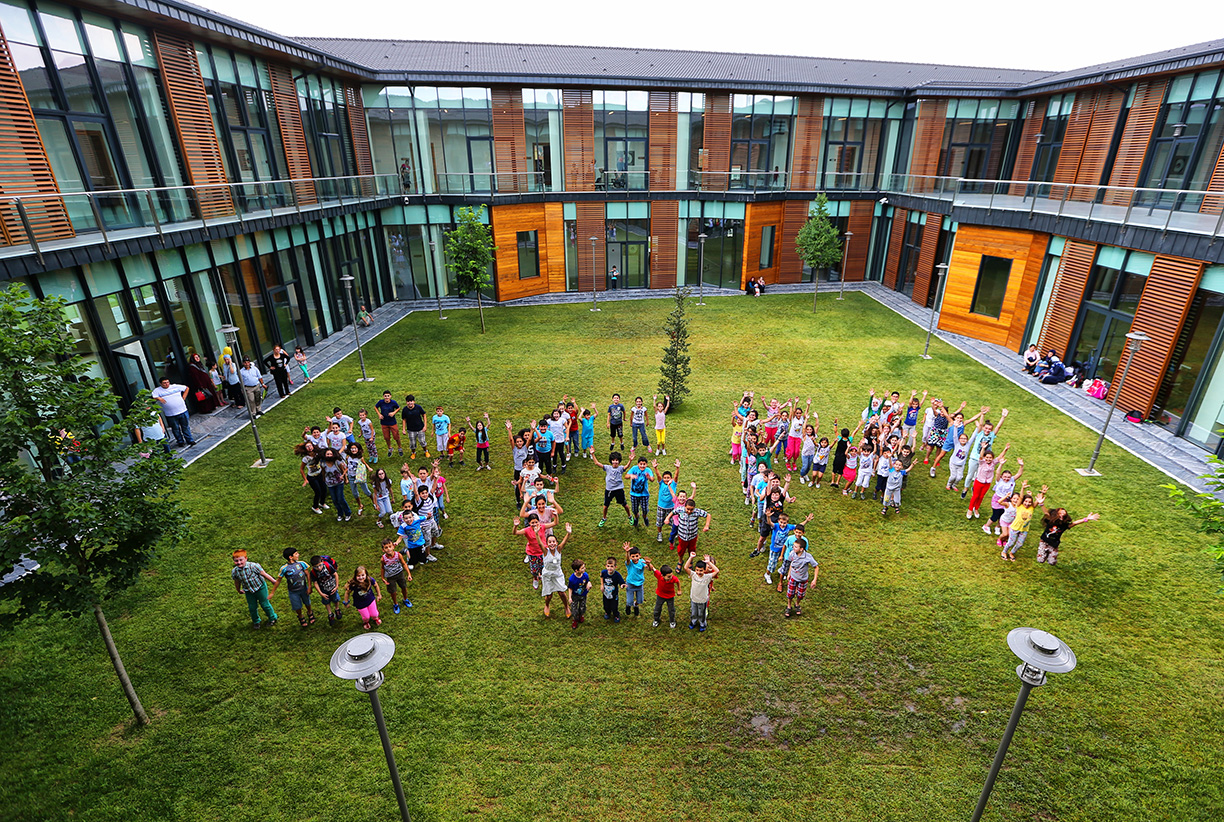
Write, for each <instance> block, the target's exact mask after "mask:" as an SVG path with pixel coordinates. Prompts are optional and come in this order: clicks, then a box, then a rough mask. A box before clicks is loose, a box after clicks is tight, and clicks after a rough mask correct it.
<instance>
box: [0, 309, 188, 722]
mask: <svg viewBox="0 0 1224 822" xmlns="http://www.w3.org/2000/svg"><path fill="white" fill-rule="evenodd" d="M67 328H68V323H67V321H66V319H65V317H64V313H63V303H62V301H60V300H58V299H49V300H36V299H33V298H31V297H29V296H28V295H26V294H25V292H24V291H23V290H22V289H20V288H18V287H13V288H10V289H8V290H7V291H2V292H0V396H2V397H3V400H4V401H3V413H2V414H0V489H3V490H0V505H2V510H0V574H3V573H7V572H8V570H9V569H11V568H13V567H14V566H16V565H17V564H18V563H20V562H22V561H23V560H26V561H29V560H32V561H33V562H36V563H37V564H38V567H37V568H36V569H35V570H32V571H31V572H30V573H27V574H26V575H25V576H22V577H20V578H18V579H16V580H14V581H11V582H9V583H8V584H6V585H3V586H0V599H4V600H8V601H10V602H12V603H13V604H14V607H13V608H12V609H11V610H10V611H9V613H8V615H7V616H8V618H10V619H12V618H16V619H27V618H31V617H35V616H37V615H39V614H49V613H63V614H69V615H77V614H81V613H84V612H86V611H93V614H94V617H95V619H96V620H97V621H98V625H99V629H100V631H101V632H102V635H103V639H104V640H106V642H107V645H108V651H109V652H110V653H111V661H112V663H113V664H114V665H115V668H116V672H117V673H118V674H119V677H120V680H121V681H125V680H126V674H125V673H124V671H123V670H122V661H121V660H120V659H119V657H118V652H117V651H116V650H114V648H113V644H112V643H111V641H110V635H109V629H108V628H107V626H106V622H105V616H104V615H103V613H102V604H103V603H104V602H105V601H106V599H107V598H108V597H109V596H111V595H113V594H115V593H116V592H118V591H122V590H123V589H125V588H127V587H128V586H130V585H131V584H132V583H133V582H135V581H136V579H137V577H138V576H139V574H140V572H141V571H142V570H143V569H144V568H146V567H147V566H148V565H149V563H150V562H151V561H152V559H153V557H154V554H155V552H156V551H157V549H158V548H159V547H161V546H164V545H167V544H171V543H173V542H175V541H176V540H178V539H179V538H180V537H181V535H182V533H183V530H184V528H185V524H186V515H185V514H184V513H183V511H182V510H181V509H180V508H179V506H178V504H177V503H176V502H175V501H174V500H173V499H172V498H171V493H172V492H173V491H174V489H175V488H176V487H177V486H178V482H179V472H180V470H181V467H182V463H181V461H179V460H178V459H177V458H176V457H174V456H171V455H168V454H164V453H162V452H161V451H160V450H159V449H152V453H151V454H150V455H149V456H148V457H145V456H142V455H141V448H140V446H138V445H135V444H132V443H131V439H130V433H131V429H132V427H133V426H137V425H149V424H151V423H152V422H153V420H155V419H156V418H157V413H158V412H157V408H156V406H157V403H156V401H154V400H153V398H152V397H151V396H150V395H149V393H148V392H147V391H146V392H142V393H141V395H140V397H139V399H138V401H137V402H136V403H135V404H134V406H133V408H132V409H131V410H130V411H129V413H128V415H127V418H126V420H125V421H124V422H123V423H122V424H117V423H118V421H119V420H120V418H121V417H120V414H119V401H118V398H117V397H116V396H115V395H114V394H113V393H112V392H111V390H110V386H109V385H106V384H105V383H103V382H100V381H96V380H92V379H90V378H89V377H87V376H86V368H85V365H84V363H83V361H82V360H81V358H80V357H79V356H77V354H76V348H75V343H74V341H73V339H72V338H71V336H70V335H69V334H68V331H67ZM61 431H64V432H66V433H65V435H63V436H60V432H61ZM146 447H147V446H146ZM124 684H125V692H127V691H128V688H129V687H130V685H129V684H128V683H126V682H125V683H124ZM127 695H128V698H129V701H131V702H132V707H133V710H134V711H135V712H136V715H137V719H138V721H143V718H144V716H143V709H141V708H139V702H138V700H135V693H134V692H131V693H128V694H127Z"/></svg>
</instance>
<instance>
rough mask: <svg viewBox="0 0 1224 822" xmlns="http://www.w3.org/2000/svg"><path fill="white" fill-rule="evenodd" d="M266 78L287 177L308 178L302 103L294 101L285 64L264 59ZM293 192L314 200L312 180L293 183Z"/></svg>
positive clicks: (290, 75) (304, 201)
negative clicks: (282, 149)
mask: <svg viewBox="0 0 1224 822" xmlns="http://www.w3.org/2000/svg"><path fill="white" fill-rule="evenodd" d="M268 79H269V80H270V84H269V85H270V88H271V89H272V105H273V106H275V108H276V122H277V124H278V125H279V127H280V128H279V131H280V136H281V145H282V146H283V147H284V149H285V162H286V163H287V164H288V166H289V167H288V169H286V173H287V174H288V176H289V179H291V180H309V179H311V178H312V177H314V174H313V172H311V170H310V152H309V151H308V150H307V148H306V131H305V129H304V128H303V127H302V106H301V103H299V102H298V96H297V86H295V85H294V83H293V73H292V72H291V71H290V70H289V67H288V66H282V65H278V64H276V63H268ZM293 196H294V197H296V198H297V202H299V203H302V204H310V203H317V202H318V201H319V198H318V197H317V196H316V195H315V188H314V185H313V184H312V183H294V184H293Z"/></svg>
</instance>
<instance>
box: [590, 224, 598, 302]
mask: <svg viewBox="0 0 1224 822" xmlns="http://www.w3.org/2000/svg"><path fill="white" fill-rule="evenodd" d="M598 239H599V238H598V237H592V238H591V310H592V311H598V310H599V299H598V298H597V297H596V296H595V293H596V289H595V277H596V274H595V243H596V242H597V241H598Z"/></svg>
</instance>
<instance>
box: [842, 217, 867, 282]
mask: <svg viewBox="0 0 1224 822" xmlns="http://www.w3.org/2000/svg"><path fill="white" fill-rule="evenodd" d="M874 213H875V201H874V200H852V201H851V202H850V217H849V219H848V220H847V221H846V230H847V231H849V232H850V233H851V234H852V235H854V236H852V237H851V238H850V248H849V250H847V249H845V248H844V247H843V248H842V257H843V259H845V261H846V266H845V267H846V270H845V280H846V282H848V283H854V282H860V281H862V280H863V279H864V278H866V276H867V249H869V248H870V247H871V223H872V220H873V219H874ZM841 239H842V242H843V243H845V242H846V237H845V235H844V234H843V236H842V238H841Z"/></svg>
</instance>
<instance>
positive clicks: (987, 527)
mask: <svg viewBox="0 0 1224 822" xmlns="http://www.w3.org/2000/svg"><path fill="white" fill-rule="evenodd" d="M982 532H983V533H986V534H989V533H990V526H989V525H983V526H982Z"/></svg>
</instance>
